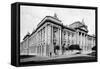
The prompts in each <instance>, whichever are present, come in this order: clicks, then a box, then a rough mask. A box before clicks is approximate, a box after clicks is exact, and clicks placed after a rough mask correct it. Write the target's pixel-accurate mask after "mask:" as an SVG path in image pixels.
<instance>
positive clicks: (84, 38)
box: [83, 33, 85, 49]
mask: <svg viewBox="0 0 100 69" xmlns="http://www.w3.org/2000/svg"><path fill="white" fill-rule="evenodd" d="M83 38H84V41H83V43H84V44H83V47H84V49H85V33H84V35H83Z"/></svg>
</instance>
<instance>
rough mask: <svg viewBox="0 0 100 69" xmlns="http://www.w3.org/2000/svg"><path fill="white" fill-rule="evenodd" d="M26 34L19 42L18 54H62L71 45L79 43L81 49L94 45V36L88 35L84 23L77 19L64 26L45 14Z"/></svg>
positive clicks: (90, 47)
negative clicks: (35, 26) (34, 27)
mask: <svg viewBox="0 0 100 69" xmlns="http://www.w3.org/2000/svg"><path fill="white" fill-rule="evenodd" d="M27 35H28V36H25V38H24V40H23V41H22V42H21V43H20V55H37V56H54V55H62V54H63V53H64V52H63V50H64V48H68V47H69V46H71V45H79V46H80V48H81V49H82V50H91V49H92V47H93V46H95V37H94V36H91V35H88V29H87V26H86V25H85V24H84V23H82V22H79V21H77V22H74V23H72V24H70V25H69V26H64V25H63V24H62V22H61V21H60V20H59V19H58V18H57V17H51V16H46V17H45V18H44V19H43V20H42V21H41V22H40V23H39V24H38V25H37V28H36V30H34V31H33V32H32V33H31V34H27ZM65 51H66V50H65Z"/></svg>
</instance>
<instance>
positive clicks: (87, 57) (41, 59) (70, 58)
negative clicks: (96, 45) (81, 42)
mask: <svg viewBox="0 0 100 69" xmlns="http://www.w3.org/2000/svg"><path fill="white" fill-rule="evenodd" d="M93 59H95V57H93V56H90V55H85V54H75V55H61V56H54V57H40V56H37V57H29V58H24V59H21V60H20V61H21V62H52V61H55V62H61V61H76V60H78V61H79V60H93Z"/></svg>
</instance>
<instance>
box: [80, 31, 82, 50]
mask: <svg viewBox="0 0 100 69" xmlns="http://www.w3.org/2000/svg"><path fill="white" fill-rule="evenodd" d="M80 39H81V40H80V47H81V48H82V33H80Z"/></svg>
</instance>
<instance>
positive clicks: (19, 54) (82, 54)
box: [12, 3, 97, 65]
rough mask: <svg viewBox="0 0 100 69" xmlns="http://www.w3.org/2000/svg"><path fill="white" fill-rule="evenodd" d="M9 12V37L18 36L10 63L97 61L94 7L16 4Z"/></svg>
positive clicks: (95, 8) (39, 63)
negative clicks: (10, 32)
mask: <svg viewBox="0 0 100 69" xmlns="http://www.w3.org/2000/svg"><path fill="white" fill-rule="evenodd" d="M12 9H13V10H12V12H14V13H12V14H13V15H12V20H13V21H12V28H14V29H15V31H14V30H13V29H12V31H13V32H14V33H12V35H14V34H16V33H18V35H17V34H16V35H15V36H14V38H12V42H13V43H12V45H15V47H13V46H12V60H13V61H12V64H15V62H16V64H17V65H26V64H31V65H45V64H61V63H80V62H93V61H94V62H96V61H97V7H86V6H68V5H54V4H35V3H15V4H13V6H12ZM15 16H16V17H15ZM14 19H15V20H14ZM14 22H15V23H16V26H15V25H14V24H13V23H14ZM14 26H15V27H14ZM13 40H16V41H13ZM17 42H18V43H17ZM14 56H16V57H14ZM13 57H14V58H13Z"/></svg>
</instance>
